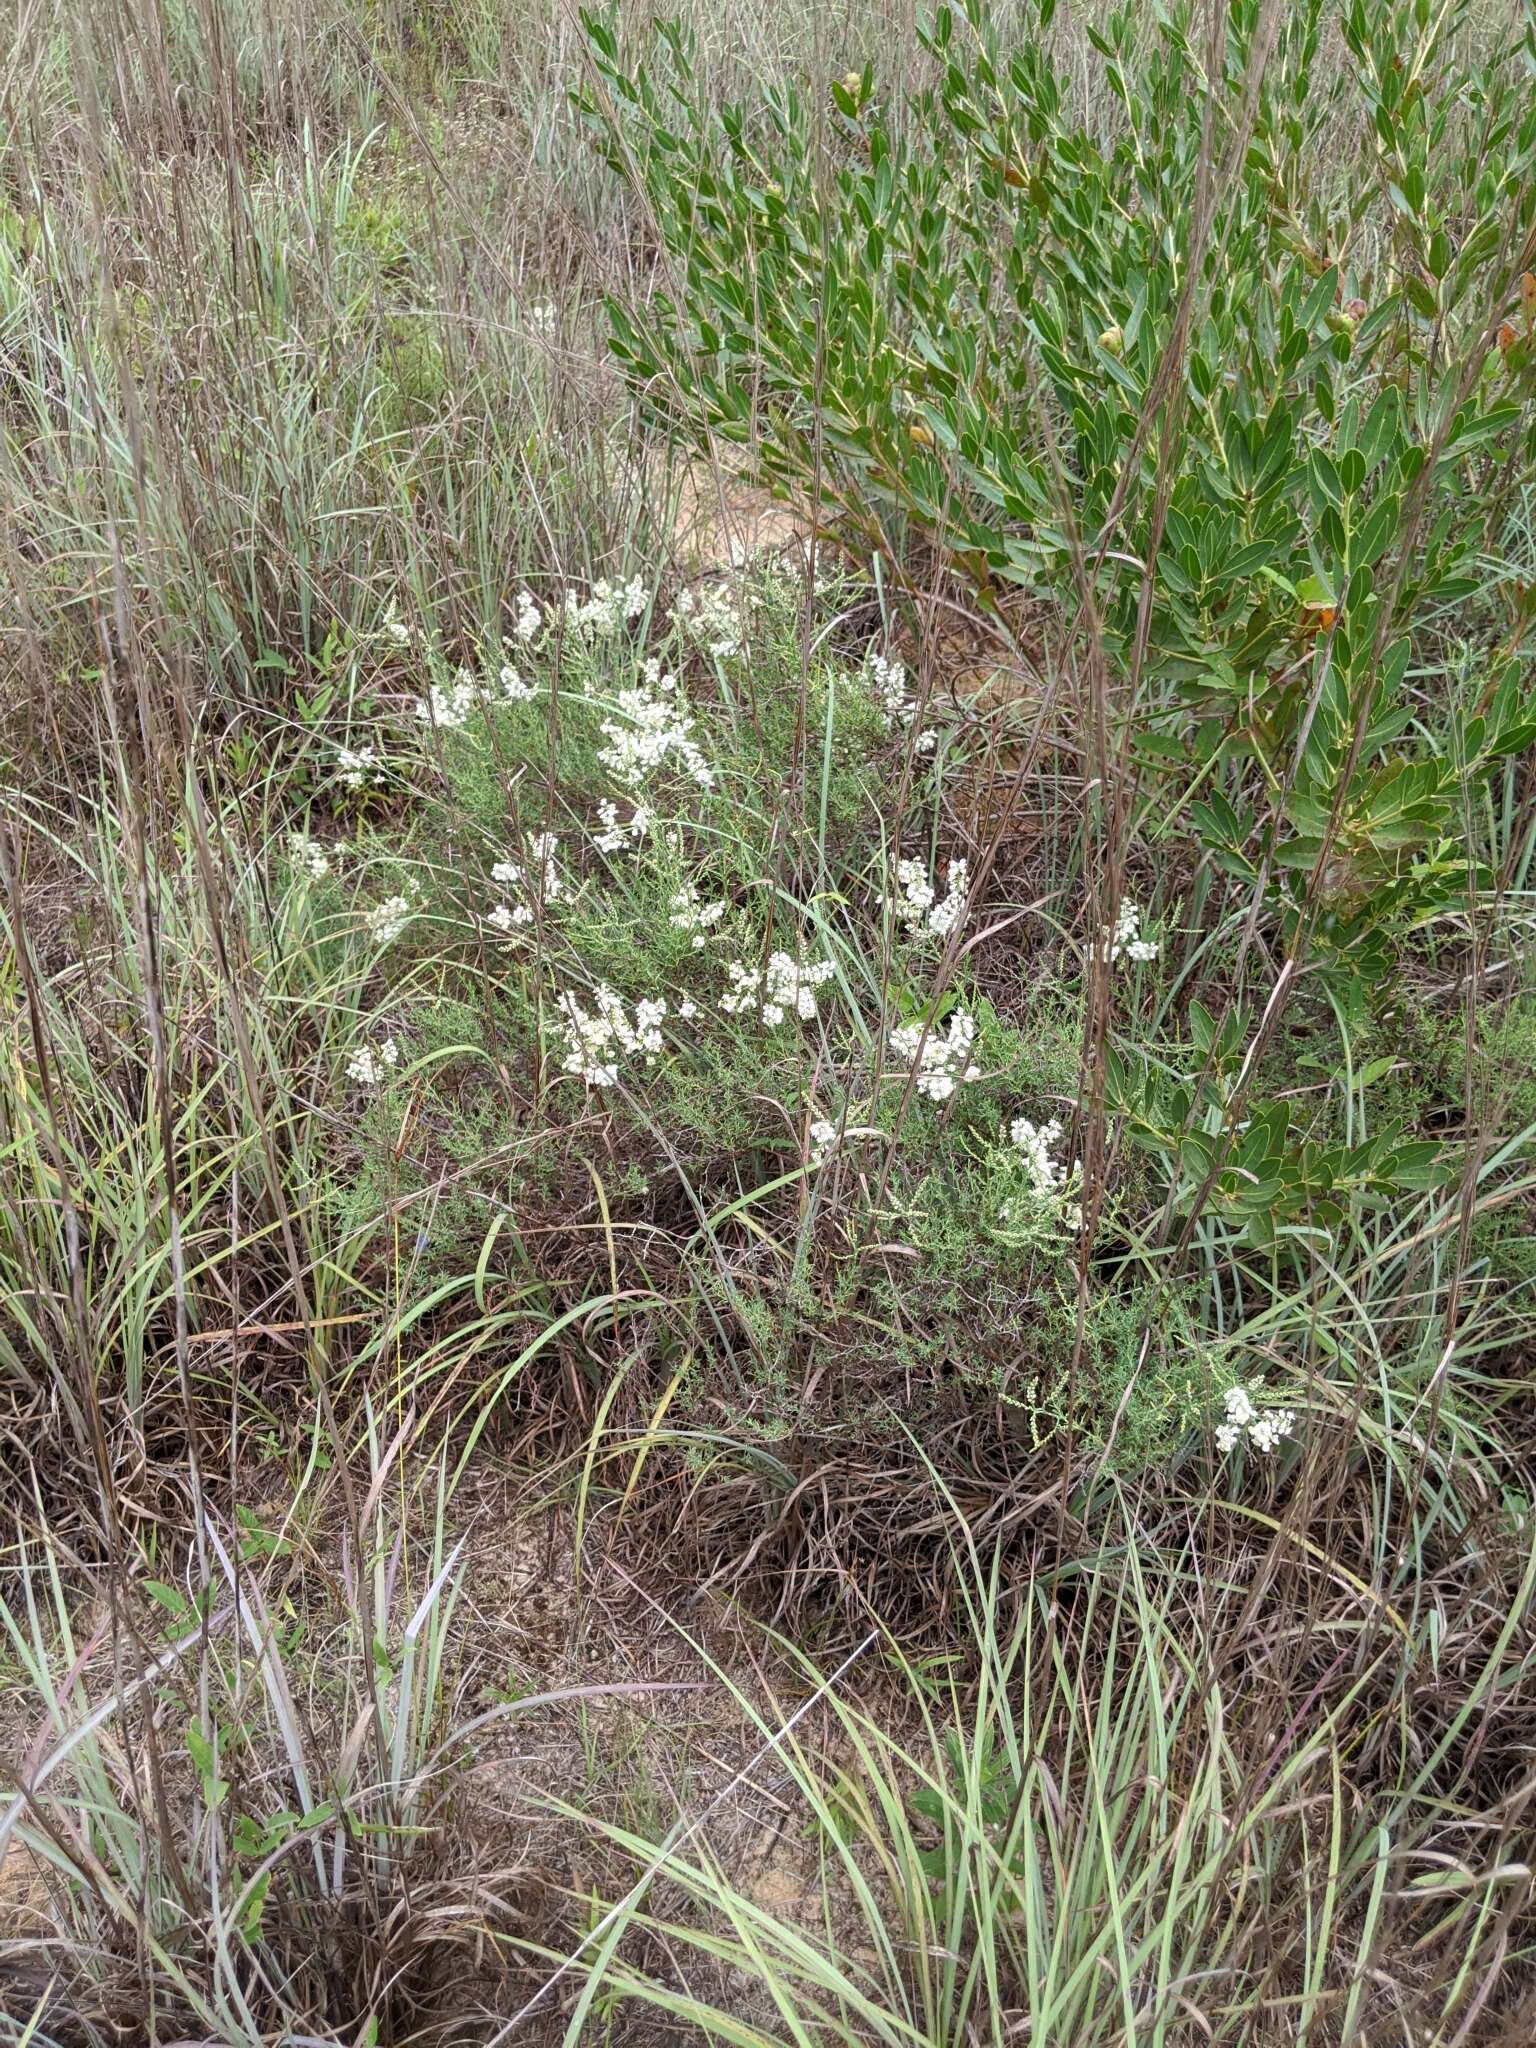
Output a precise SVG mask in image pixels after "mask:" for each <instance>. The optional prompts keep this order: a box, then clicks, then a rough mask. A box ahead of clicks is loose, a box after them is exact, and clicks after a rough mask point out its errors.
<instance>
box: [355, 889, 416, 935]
mask: <svg viewBox="0 0 1536 2048" xmlns="http://www.w3.org/2000/svg"><path fill="white" fill-rule="evenodd" d="M410 921H411V905H410V899H409V898H408V897H405V896H386V897H385V898H384V901H383V902H382V903H375V904H374V905H373V907H372V909H370V910H366V911H364V913H363V923H364V924H365V925H366V927H367V930H368V936H369V938H370V939H372V940H373V943H374V944H375V945H376V946H392V945H393V944H394V942H395V940H396V939H398V938H399V936H400V934H401V933H402V932H403V931H404V930H405V928H406V926H407V925H408V924H409V923H410Z"/></svg>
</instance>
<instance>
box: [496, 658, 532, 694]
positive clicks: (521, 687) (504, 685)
mask: <svg viewBox="0 0 1536 2048" xmlns="http://www.w3.org/2000/svg"><path fill="white" fill-rule="evenodd" d="M504 651H505V650H504ZM496 693H497V695H498V696H499V697H500V698H501V701H502V703H503V704H527V703H530V702H531V701H532V700H533V698H534V696H535V695H536V694H537V693H536V691H535V689H534V686H533V684H532V683H530V682H529V681H528V679H527V677H526V676H520V675H519V674H518V672H517V670H516V669H515V668H514V667H513V666H512V664H511V662H509V661H504V662H503V663H502V665H501V667H500V668H499V669H497V671H496Z"/></svg>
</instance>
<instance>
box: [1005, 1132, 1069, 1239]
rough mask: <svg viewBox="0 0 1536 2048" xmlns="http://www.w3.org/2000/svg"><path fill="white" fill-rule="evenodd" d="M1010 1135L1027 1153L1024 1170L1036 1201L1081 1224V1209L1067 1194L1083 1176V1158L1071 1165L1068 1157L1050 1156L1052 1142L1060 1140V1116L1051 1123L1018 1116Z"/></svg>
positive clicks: (1066, 1219)
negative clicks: (1066, 1158) (1066, 1161)
mask: <svg viewBox="0 0 1536 2048" xmlns="http://www.w3.org/2000/svg"><path fill="white" fill-rule="evenodd" d="M1008 1136H1009V1139H1010V1141H1011V1142H1012V1143H1013V1144H1014V1145H1016V1146H1017V1147H1018V1149H1019V1150H1020V1151H1021V1152H1022V1153H1023V1154H1024V1171H1025V1174H1026V1176H1027V1177H1028V1180H1029V1189H1030V1193H1031V1194H1032V1195H1033V1196H1034V1198H1035V1200H1036V1202H1040V1203H1045V1204H1048V1205H1049V1206H1051V1207H1054V1208H1059V1209H1060V1211H1061V1214H1062V1220H1063V1221H1064V1222H1067V1223H1069V1224H1073V1225H1074V1226H1080V1225H1081V1222H1082V1212H1081V1210H1080V1209H1079V1208H1078V1207H1077V1205H1076V1203H1072V1202H1069V1201H1068V1200H1067V1196H1068V1195H1069V1194H1070V1192H1071V1191H1072V1189H1073V1188H1074V1187H1075V1186H1076V1184H1077V1182H1078V1180H1079V1178H1080V1176H1081V1173H1082V1162H1081V1161H1077V1162H1075V1163H1074V1164H1073V1165H1072V1166H1071V1167H1070V1168H1069V1167H1068V1166H1067V1165H1066V1163H1065V1161H1063V1160H1059V1159H1053V1158H1052V1157H1051V1148H1052V1146H1053V1145H1059V1144H1060V1143H1061V1136H1062V1131H1061V1122H1060V1119H1059V1118H1057V1117H1052V1118H1051V1120H1050V1121H1049V1123H1044V1124H1033V1123H1031V1122H1030V1120H1029V1118H1028V1117H1027V1116H1016V1117H1015V1118H1014V1120H1013V1122H1012V1123H1011V1124H1010V1125H1009V1127H1008Z"/></svg>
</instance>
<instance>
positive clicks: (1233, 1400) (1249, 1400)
mask: <svg viewBox="0 0 1536 2048" xmlns="http://www.w3.org/2000/svg"><path fill="white" fill-rule="evenodd" d="M1223 1400H1224V1403H1225V1406H1226V1411H1227V1420H1228V1422H1231V1423H1235V1424H1236V1426H1237V1427H1238V1428H1239V1429H1246V1428H1247V1427H1248V1425H1249V1423H1250V1422H1252V1421H1253V1419H1254V1417H1255V1416H1256V1415H1257V1414H1258V1410H1257V1409H1256V1408H1255V1407H1254V1405H1253V1396H1252V1395H1251V1394H1250V1393H1249V1391H1248V1389H1247V1388H1246V1387H1228V1389H1227V1391H1226V1394H1225V1395H1224V1396H1223Z"/></svg>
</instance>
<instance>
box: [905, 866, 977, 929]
mask: <svg viewBox="0 0 1536 2048" xmlns="http://www.w3.org/2000/svg"><path fill="white" fill-rule="evenodd" d="M948 880H949V893H948V895H947V896H946V897H945V898H944V900H943V902H942V903H941V902H940V901H939V892H938V890H937V888H936V887H935V886H934V884H933V883H932V882H930V881H929V879H928V870H927V868H926V867H925V866H924V865H923V863H922V862H921V861H920V860H899V861H897V863H896V881H897V885H898V887H899V888H900V890H901V894H900V895H899V896H888V897H887V898H886V899H885V901H886V908H887V909H888V910H893V911H894V912H895V913H896V916H897V917H898V918H899V919H900V920H901V922H902V923H903V924H904V925H905V926H906V928H907V930H908V931H909V932H912V933H913V934H921V933H925V932H926V933H928V934H930V935H931V936H932V937H934V938H939V939H945V938H948V937H949V934H950V933H951V932H952V931H955V930H956V929H958V927H959V926H960V925H962V924H963V923H964V922H965V913H966V906H967V902H968V899H969V896H970V888H971V879H970V867H969V863H968V862H966V861H963V860H952V861H951V862H950V864H949V876H948Z"/></svg>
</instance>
